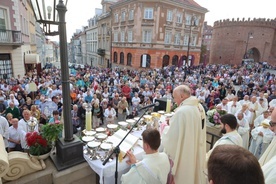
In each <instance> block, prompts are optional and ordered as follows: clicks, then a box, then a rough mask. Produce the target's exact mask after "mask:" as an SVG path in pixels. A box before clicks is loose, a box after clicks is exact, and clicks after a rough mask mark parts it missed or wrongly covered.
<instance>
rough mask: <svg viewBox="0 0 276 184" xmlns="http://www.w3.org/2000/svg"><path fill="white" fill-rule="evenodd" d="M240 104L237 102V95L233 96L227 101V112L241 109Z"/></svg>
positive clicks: (234, 112)
mask: <svg viewBox="0 0 276 184" xmlns="http://www.w3.org/2000/svg"><path fill="white" fill-rule="evenodd" d="M241 108H242V106H241V104H240V102H238V97H237V96H235V97H234V98H233V100H232V101H231V102H228V113H230V114H234V115H235V114H236V113H237V112H238V111H239V110H241Z"/></svg>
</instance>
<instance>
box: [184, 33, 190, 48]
mask: <svg viewBox="0 0 276 184" xmlns="http://www.w3.org/2000/svg"><path fill="white" fill-rule="evenodd" d="M188 43H189V35H188V34H185V35H184V44H183V45H185V46H187V45H188Z"/></svg>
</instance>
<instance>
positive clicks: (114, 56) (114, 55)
mask: <svg viewBox="0 0 276 184" xmlns="http://www.w3.org/2000/svg"><path fill="white" fill-rule="evenodd" d="M113 60H114V63H117V60H118V54H117V52H114V54H113Z"/></svg>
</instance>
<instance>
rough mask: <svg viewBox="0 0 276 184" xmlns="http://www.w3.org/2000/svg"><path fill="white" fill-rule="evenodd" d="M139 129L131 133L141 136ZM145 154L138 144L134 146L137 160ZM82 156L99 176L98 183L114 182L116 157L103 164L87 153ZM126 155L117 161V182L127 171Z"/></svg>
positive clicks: (119, 181)
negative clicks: (92, 158)
mask: <svg viewBox="0 0 276 184" xmlns="http://www.w3.org/2000/svg"><path fill="white" fill-rule="evenodd" d="M142 132H143V130H141V131H135V132H133V133H131V134H132V135H134V136H136V137H139V138H140V137H141V133H142ZM144 154H145V152H144V150H143V148H142V147H140V146H138V144H137V145H136V146H135V147H134V155H135V157H136V159H137V160H142V156H143V155H144ZM84 158H85V160H86V161H87V163H88V164H89V166H90V167H91V168H92V169H93V170H94V171H95V172H96V173H97V174H98V175H99V176H100V184H112V183H115V169H116V165H115V164H116V159H115V157H114V158H113V160H112V161H111V162H108V163H106V164H105V166H103V164H102V161H101V160H91V159H90V158H89V157H88V155H85V154H84ZM127 160H128V157H125V158H124V159H123V160H122V162H118V183H121V176H122V174H124V173H126V172H128V171H129V169H130V166H129V165H128V164H127V163H126V161H127Z"/></svg>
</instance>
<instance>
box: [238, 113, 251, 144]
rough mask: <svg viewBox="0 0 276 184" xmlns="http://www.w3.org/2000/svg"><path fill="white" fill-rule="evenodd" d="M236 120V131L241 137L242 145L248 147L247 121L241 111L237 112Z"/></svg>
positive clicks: (248, 128)
mask: <svg viewBox="0 0 276 184" xmlns="http://www.w3.org/2000/svg"><path fill="white" fill-rule="evenodd" d="M237 121H238V125H239V126H238V127H239V128H238V133H239V134H240V136H241V137H242V142H243V143H242V145H243V147H244V148H245V149H248V146H249V130H250V127H249V123H248V121H247V120H246V119H245V118H244V114H243V113H242V112H239V113H238V114H237Z"/></svg>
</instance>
